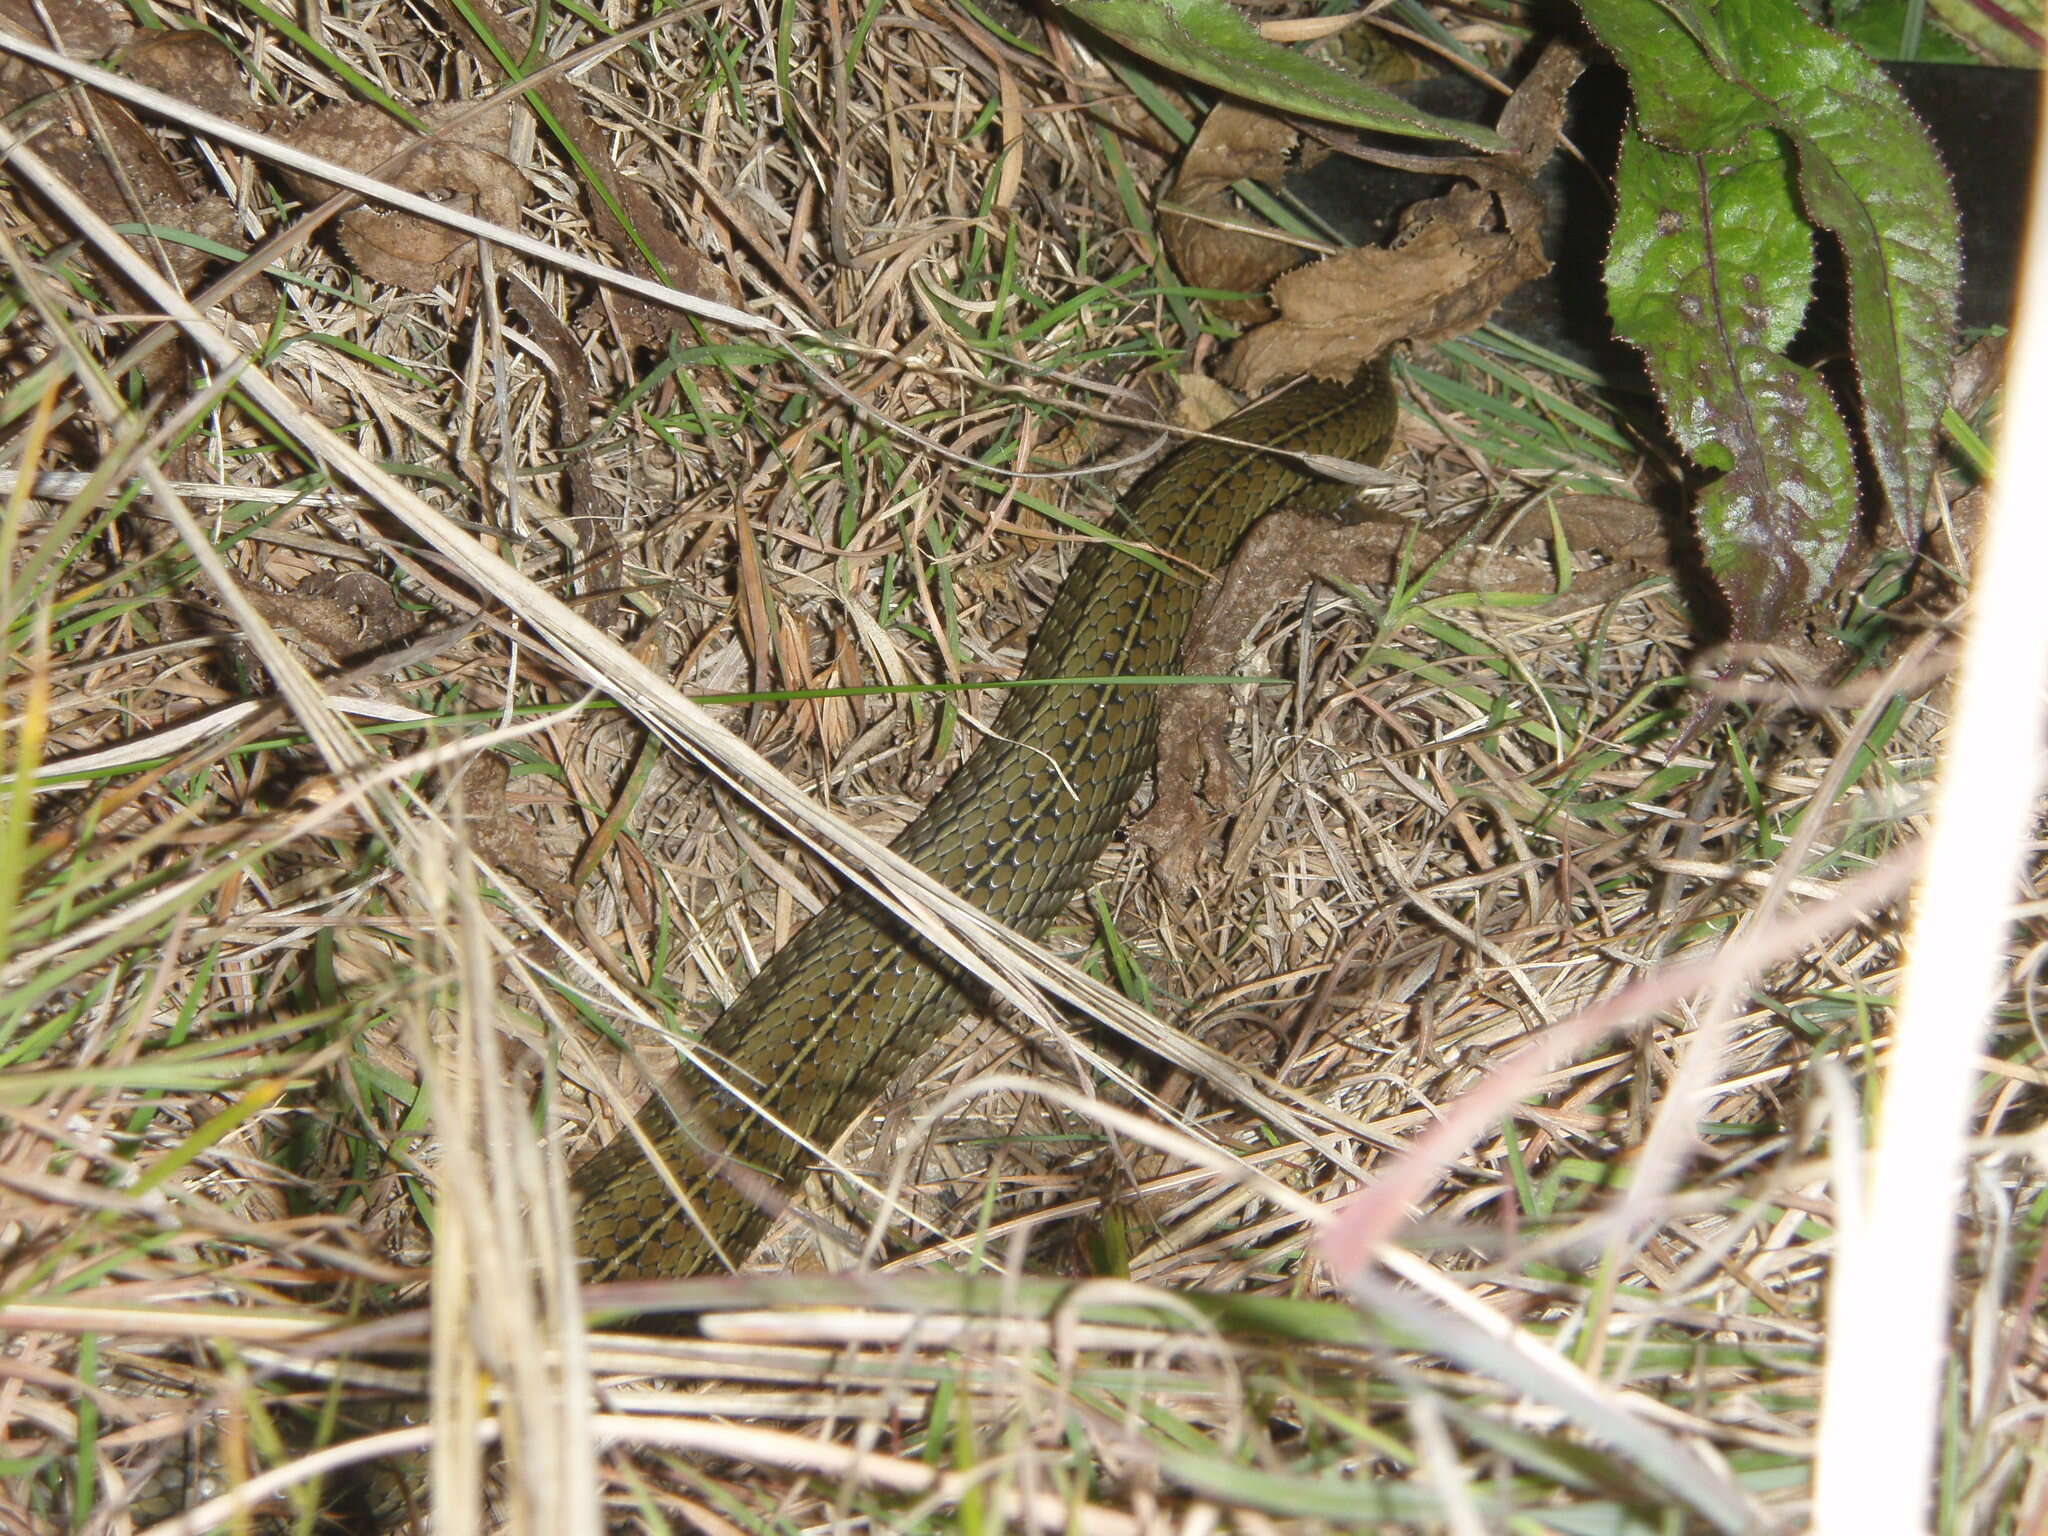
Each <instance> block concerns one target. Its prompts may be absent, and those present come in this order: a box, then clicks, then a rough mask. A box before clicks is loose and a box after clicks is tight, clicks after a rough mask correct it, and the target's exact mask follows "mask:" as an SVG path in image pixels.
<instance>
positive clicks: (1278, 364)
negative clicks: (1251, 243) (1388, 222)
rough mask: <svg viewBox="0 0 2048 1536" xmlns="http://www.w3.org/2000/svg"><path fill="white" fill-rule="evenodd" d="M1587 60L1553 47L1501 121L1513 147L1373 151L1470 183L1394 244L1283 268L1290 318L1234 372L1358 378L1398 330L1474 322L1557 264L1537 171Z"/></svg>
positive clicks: (1430, 333)
mask: <svg viewBox="0 0 2048 1536" xmlns="http://www.w3.org/2000/svg"><path fill="white" fill-rule="evenodd" d="M1582 67H1583V64H1582V61H1581V60H1580V59H1579V57H1578V55H1577V54H1576V53H1574V52H1573V51H1572V50H1570V49H1569V48H1566V47H1564V46H1562V45H1560V44H1553V45H1551V47H1550V48H1548V49H1546V50H1545V51H1544V54H1543V56H1542V58H1540V59H1539V60H1538V61H1537V63H1536V67H1535V68H1534V69H1532V70H1531V71H1530V72H1529V76H1528V78H1527V79H1526V80H1524V81H1523V82H1522V84H1521V86H1520V87H1519V88H1518V89H1517V90H1516V92H1515V94H1514V96H1513V98H1511V99H1510V101H1509V102H1508V104H1507V106H1506V107H1505V108H1504V109H1503V111H1502V113H1501V119H1500V124H1499V132H1500V133H1501V136H1502V137H1503V138H1505V139H1507V140H1508V142H1509V143H1510V144H1511V145H1512V146H1513V148H1512V149H1511V150H1510V152H1509V153H1507V154H1504V155H1490V156H1456V157H1438V156H1427V157H1425V156H1416V155H1385V154H1378V153H1374V154H1372V155H1370V156H1369V158H1373V159H1377V160H1383V161H1385V162H1386V163H1388V164H1392V165H1396V166H1398V167H1399V168H1401V169H1414V170H1426V171H1428V172H1429V173H1430V174H1432V175H1439V176H1455V177H1458V178H1460V179H1461V180H1463V181H1466V182H1469V183H1470V185H1469V186H1461V187H1455V188H1453V189H1452V190H1451V191H1450V192H1448V193H1446V194H1444V195H1443V196H1442V197H1436V198H1431V199H1429V200H1428V201H1426V202H1423V203H1419V204H1417V205H1416V206H1415V207H1414V208H1412V209H1410V210H1409V211H1408V213H1407V214H1406V215H1405V216H1404V218H1403V220H1402V225H1401V231H1400V233H1399V234H1398V235H1397V236H1396V237H1395V240H1394V243H1393V244H1392V246H1390V247H1389V248H1387V249H1385V250H1376V249H1360V250H1355V251H1346V252H1344V253H1342V254H1341V255H1337V256H1332V257H1329V258H1327V259H1326V260H1323V261H1319V262H1316V263H1314V264H1313V265H1310V266H1307V267H1301V268H1297V269H1296V270H1294V271H1292V272H1289V273H1287V274H1285V275H1284V276H1282V277H1280V278H1278V279H1277V280H1276V281H1275V282H1274V284H1273V288H1272V297H1273V302H1274V304H1275V305H1276V306H1277V307H1278V309H1279V313H1280V318H1278V319H1277V320H1274V321H1272V322H1271V323H1269V324H1266V325H1263V326H1261V327H1259V328H1258V329H1257V330H1256V331H1253V332H1252V333H1251V334H1249V335H1248V336H1246V337H1245V338H1244V339H1243V340H1242V341H1240V342H1239V343H1238V344H1237V346H1236V347H1234V348H1233V349H1232V350H1231V353H1230V355H1229V356H1228V357H1227V358H1226V359H1225V360H1224V364H1223V368H1222V374H1223V377H1224V378H1225V380H1226V381H1227V382H1229V383H1231V384H1232V385H1234V386H1235V387H1237V388H1239V389H1242V390H1245V391H1247V392H1253V393H1255V392H1257V391H1259V390H1263V389H1265V388H1267V387H1269V386H1270V385H1272V384H1274V383H1277V382H1279V381H1280V380H1282V379H1287V378H1294V377H1297V376H1298V375H1300V374H1303V373H1310V374H1314V375H1316V376H1317V377H1319V378H1325V379H1342V378H1349V377H1351V375H1352V374H1354V373H1355V372H1356V371H1357V370H1358V369H1359V368H1360V367H1361V366H1362V365H1363V364H1365V363H1366V362H1367V361H1369V360H1370V359H1371V358H1373V357H1375V356H1377V355H1378V354H1379V353H1381V352H1383V351H1384V350H1385V349H1386V348H1387V347H1388V346H1390V345H1392V344H1393V343H1394V342H1396V341H1440V340H1443V339H1444V338H1446V337H1450V336H1457V335H1462V334H1463V333H1464V332H1466V331H1469V330H1472V329H1473V328H1474V327H1476V326H1479V325H1481V324H1483V323H1485V321H1486V319H1487V318H1488V317H1489V316H1490V315H1492V313H1493V312H1494V310H1495V309H1497V308H1498V307H1499V306H1500V304H1501V302H1502V301H1503V300H1504V299H1506V298H1507V296H1508V295H1509V294H1511V293H1513V292H1514V291H1515V290H1516V289H1517V288H1519V287H1521V286H1522V284H1524V283H1526V282H1528V281H1530V280H1531V279H1532V278H1537V277H1541V276H1542V275H1543V274H1544V273H1545V272H1547V271H1549V270H1550V262H1549V259H1548V258H1547V257H1545V256H1544V254H1543V211H1544V209H1543V199H1542V196H1541V194H1540V193H1538V192H1537V190H1536V187H1535V179H1536V174H1537V172H1538V171H1539V170H1540V169H1541V168H1542V166H1543V162H1544V161H1545V160H1547V159H1549V157H1550V154H1551V151H1552V149H1553V148H1554V146H1555V145H1556V142H1557V134H1558V128H1559V125H1560V124H1561V123H1562V121H1563V118H1564V99H1565V95H1566V93H1567V92H1568V91H1569V90H1570V89H1571V86H1572V82H1573V81H1574V80H1576V79H1577V78H1578V76H1579V72H1580V70H1581V68H1582ZM1359 152H1360V153H1363V151H1359Z"/></svg>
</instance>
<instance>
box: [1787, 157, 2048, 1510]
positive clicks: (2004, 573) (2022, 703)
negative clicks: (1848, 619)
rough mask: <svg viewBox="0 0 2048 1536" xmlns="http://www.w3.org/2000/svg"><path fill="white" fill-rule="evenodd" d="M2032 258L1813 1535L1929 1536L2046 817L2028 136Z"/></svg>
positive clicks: (2046, 443)
mask: <svg viewBox="0 0 2048 1536" xmlns="http://www.w3.org/2000/svg"><path fill="white" fill-rule="evenodd" d="M2042 144H2048V125H2044V128H2043V132H2042ZM2026 253H2027V255H2026V266H2025V269H2024V271H2023V273H2022V279H2021V289H2020V307H2019V318H2018V324H2017V326H2016V327H2015V329H2014V332H2013V347H2012V354H2011V356H2012V371H2011V375H2010V380H2009V384H2008V389H2007V395H2006V409H2005V431H2004V432H2003V434H2002V436H2001V441H2000V443H1999V475H1998V479H1997V481H1996V482H1995V484H1994V487H1993V494H1992V498H1991V513H1990V519H1989V526H1988V527H1987V529H1986V532H1985V539H1984V543H1983V546H1982V549H1983V553H1982V556H1981V557H1980V558H1979V560H1978V561H1977V571H1976V578H1977V579H1976V586H1975V597H1974V602H1973V607H1974V610H1975V612H1974V615H1973V617H1972V620H1971V623H1970V628H1969V633H1968V637H1967V639H1966V641H1965V645H1964V653H1963V662H1962V676H1961V678H1960V680H1959V682H1958V685H1957V690H1956V708H1955V715H1954V725H1953V727H1952V729H1951V731H1950V734H1949V739H1948V746H1947V751H1946V752H1945V754H1944V756H1943V763H1942V776H1941V786H1940V790H1939V794H1938V799H1937V802H1936V811H1935V823H1934V830H1933V832H1932V833H1931V835H1930V837H1929V841H1928V854H1927V873H1926V878H1925V880H1924V882H1923V884H1922V886H1921V889H1920V892H1919V895H1918V898H1917V900H1916V902H1915V907H1914V914H1913V923H1912V929H1911V944H1910V947H1909V950H1908V953H1909V954H1910V956H1911V960H1910V962H1909V966H1908V969H1907V974H1906V981H1905V989H1904V994H1903V996H1902V998H1901V1001H1900V1006H1899V1017H1898V1022H1897V1025H1896V1026H1895V1030H1894V1036H1895V1040H1896V1044H1895V1045H1894V1047H1893V1050H1892V1059H1891V1066H1890V1070H1889V1071H1888V1072H1887V1073H1886V1074H1885V1093H1884V1103H1883V1108H1882V1111H1881V1114H1880V1117H1879V1121H1878V1128H1877V1144H1876V1147H1875V1149H1874V1154H1873V1156H1872V1159H1871V1178H1870V1185H1869V1197H1868V1200H1867V1202H1866V1203H1865V1204H1864V1205H1863V1206H1862V1208H1861V1209H1848V1210H1845V1211H1844V1213H1843V1231H1842V1242H1841V1249H1840V1254H1839V1257H1838V1259H1837V1261H1836V1269H1835V1275H1834V1287H1833V1292H1832V1304H1831V1306H1830V1308H1829V1312H1830V1322H1831V1325H1832V1332H1833V1338H1832V1340H1831V1343H1830V1348H1829V1350H1828V1359H1827V1367H1826V1374H1825V1378H1824V1379H1825V1383H1826V1396H1825V1398H1824V1400H1823V1403H1822V1408H1821V1433H1820V1449H1819V1467H1818V1473H1817V1477H1816V1488H1815V1510H1814V1517H1815V1518H1814V1523H1815V1526H1816V1528H1817V1529H1818V1530H1819V1531H1820V1532H1821V1533H1822V1536H1849V1533H1850V1532H1857V1533H1861V1532H1865V1531H1871V1530H1901V1529H1924V1528H1925V1527H1926V1523H1927V1520H1928V1517H1929V1513H1930V1509H1929V1505H1930V1500H1929V1490H1930V1489H1931V1487H1932V1486H1933V1479H1932V1477H1931V1476H1930V1474H1931V1472H1932V1470H1933V1466H1934V1446H1935V1437H1936V1433H1937V1428H1938V1426H1939V1425H1940V1423H1941V1419H1942V1415H1943V1410H1944V1404H1945V1399H1946V1392H1945V1388H1944V1385H1943V1380H1942V1377H1943V1369H1944V1366H1945V1364H1946V1362H1947V1360H1948V1354H1949V1339H1950V1337H1951V1334H1950V1317H1949V1287H1950V1284H1951V1280H1950V1271H1951V1267H1952V1264H1953V1253H1954V1248H1953V1244H1954V1241H1955V1234H1956V1217H1957V1208H1956V1201H1957V1193H1956V1181H1957V1176H1958V1174H1959V1173H1960V1172H1961V1170H1962V1166H1963V1155H1964V1150H1965V1136H1966V1133H1967V1122H1968V1115H1969V1107H1970V1097H1971V1091H1972V1082H1973V1080H1974V1075H1975V1063H1976V1060H1977V1056H1978V1052H1979V1050H1980V1047H1981V1044H1982V1041H1983V1039H1984V1036H1985V1032H1986V1030H1987V1029H1988V1026H1989V1024H1990V1021H1991V1016H1992V1011H1993V1010H1994V1009H1995V1008H1996V1007H1997V1005H1998V1001H1999V998H2000V997H2001V996H2002V995H2003V992H2004V987H2003V985H2002V982H2003V980H2004V978H2003V976H2002V975H2001V971H2002V964H2001V958H2000V957H2001V955H2002V953H2003V950H2004V944H2005V940H2006V937H2007V934H2008V933H2009V931H2010V928H2011V924H2012V920H2013V916H2014V906H2013V899H2014V892H2015V890H2016V889H2017V883H2016V882H2017V876H2018V873H2019V870H2020V867H2021V860H2022V858H2023V856H2024V854H2025V852H2026V850H2027V848H2028V846H2029V841H2030V837H2031V833H2032V828H2033V825H2034V823H2035V820H2036V818H2037V817H2038V815H2039V812H2040V807H2039V805H2038V803H2037V801H2036V796H2037V794H2038V791H2039V789H2040V785H2041V756H2040V752H2041V731H2042V725H2043V709H2042V694H2043V689H2044V688H2048V605H2044V604H2043V603H2042V601H2041V594H2040V581H2041V572H2042V571H2043V570H2048V522H2044V520H2043V518H2042V516H2041V509H2042V507H2043V505H2044V504H2048V437H2044V435H2043V433H2042V431H2041V426H2042V423H2043V422H2048V160H2044V159H2043V157H2042V145H2038V144H2037V146H2036V149H2035V154H2034V177H2033V198H2032V212H2031V213H2030V214H2029V217H2028V229H2027V243H2026ZM1850 1129H1851V1128H1850V1127H1847V1126H1838V1127H1836V1128H1835V1134H1836V1136H1837V1137H1846V1136H1847V1135H1848V1134H1849V1133H1850Z"/></svg>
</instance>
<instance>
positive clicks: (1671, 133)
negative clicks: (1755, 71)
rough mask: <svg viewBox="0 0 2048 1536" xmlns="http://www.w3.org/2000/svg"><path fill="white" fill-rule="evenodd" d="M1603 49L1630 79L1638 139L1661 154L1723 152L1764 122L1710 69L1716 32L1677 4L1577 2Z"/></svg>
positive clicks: (1764, 116) (1743, 95)
mask: <svg viewBox="0 0 2048 1536" xmlns="http://www.w3.org/2000/svg"><path fill="white" fill-rule="evenodd" d="M1579 10H1580V12H1581V13H1582V14H1583V15H1584V16H1585V18H1586V23H1587V25H1588V26H1590V27H1591V28H1592V29H1593V32H1594V35H1595V36H1596V37H1598V38H1599V39H1600V42H1601V45H1602V46H1603V47H1605V48H1606V49H1607V51H1608V52H1609V53H1611V54H1613V55H1614V58H1615V62H1616V63H1618V64H1620V65H1621V67H1622V69H1623V70H1624V71H1625V72H1626V73H1627V75H1628V88H1629V93H1630V94H1631V95H1632V96H1633V97H1634V98H1635V113H1636V121H1637V123H1638V124H1639V125H1640V127H1641V129H1642V132H1643V135H1644V137H1646V138H1648V139H1649V140H1651V142H1653V143H1656V144H1661V145H1663V146H1664V147H1665V148H1666V149H1699V150H1711V149H1723V148H1726V147H1727V146H1728V144H1729V143H1731V142H1732V141H1734V140H1736V139H1739V138H1741V137H1742V136H1743V135H1744V134H1746V133H1748V132H1749V131H1750V130H1751V129H1753V128H1758V127H1762V126H1764V125H1765V124H1767V123H1768V122H1770V115H1769V113H1768V112H1767V111H1766V110H1765V108H1764V105H1763V103H1761V102H1759V101H1758V100H1757V99H1756V97H1755V96H1754V95H1753V94H1751V93H1750V92H1748V91H1745V90H1743V89H1742V88H1741V87H1740V86H1739V85H1737V84H1735V83H1733V82H1732V81H1730V80H1728V79H1727V78H1726V77H1725V76H1724V75H1723V74H1722V72H1721V71H1720V70H1719V69H1717V68H1716V67H1715V54H1714V53H1710V52H1709V51H1708V49H1709V45H1710V43H1711V45H1712V46H1713V47H1714V48H1715V50H1716V52H1718V50H1719V47H1720V42H1721V40H1720V36H1719V29H1718V27H1716V26H1715V25H1714V24H1713V20H1712V18H1711V17H1710V16H1707V15H1702V14H1700V13H1699V12H1697V11H1695V10H1694V9H1693V8H1692V7H1690V6H1686V5H1683V4H1680V3H1673V4H1670V5H1659V4H1655V3H1653V0H1579Z"/></svg>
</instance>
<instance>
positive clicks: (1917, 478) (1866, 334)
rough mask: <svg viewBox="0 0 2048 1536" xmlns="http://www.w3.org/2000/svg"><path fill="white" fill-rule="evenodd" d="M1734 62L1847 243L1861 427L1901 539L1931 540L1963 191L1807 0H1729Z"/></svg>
mask: <svg viewBox="0 0 2048 1536" xmlns="http://www.w3.org/2000/svg"><path fill="white" fill-rule="evenodd" d="M1721 15H1722V17H1723V19H1724V21H1725V23H1726V29H1727V37H1728V45H1729V57H1730V60H1731V63H1732V65H1733V67H1734V68H1735V69H1737V70H1739V71H1740V72H1741V75H1742V77H1743V78H1744V79H1745V80H1747V81H1748V82H1750V84H1751V85H1752V87H1753V88H1754V89H1756V90H1758V91H1760V92H1763V93H1765V94H1766V95H1768V96H1769V98H1770V99H1771V101H1772V103H1773V105H1774V107H1775V108H1776V110H1777V112H1778V114H1779V126H1780V127H1781V128H1782V130H1783V131H1784V133H1785V134H1786V136H1787V137H1788V138H1790V140H1791V141H1792V146H1793V149H1794V151H1795V152H1796V154H1797V155H1798V157H1799V190H1800V194H1801V196H1802V197H1803V198H1804V200H1805V203H1806V209H1807V212H1808V213H1809V214H1811V215H1812V217H1813V218H1814V220H1815V221H1816V222H1817V223H1819V224H1820V225H1821V226H1822V227H1824V228H1825V229H1826V230H1827V231H1828V232H1829V233H1830V234H1832V235H1833V236H1834V237H1835V239H1836V240H1837V241H1838V242H1839V243H1840V245H1841V248H1842V258H1843V261H1844V263H1845V264H1846V266H1847V268H1848V273H1849V345H1850V351H1851V353H1852V354H1853V356H1854V358H1855V361H1856V377H1857V382H1858V385H1859V388H1860V391H1861V395H1862V404H1863V431H1864V437H1865V441H1866V442H1867V444H1868V446H1869V449H1870V459H1871V464H1872V466H1873V468H1874V469H1875V470H1876V472H1877V479H1878V486H1879V488H1880V490H1882V492H1883V493H1884V498H1885V503H1886V505H1887V506H1888V507H1889V508H1890V511H1891V515H1892V521H1893V523H1894V525H1895V526H1896V527H1897V528H1898V530H1899V535H1900V537H1901V538H1902V539H1904V540H1905V542H1906V543H1907V544H1908V545H1909V546H1910V545H1912V544H1914V543H1916V542H1917V541H1918V539H1919V537H1920V514H1921V509H1922V507H1923V506H1924V504H1925V502H1926V499H1927V485H1928V481H1929V479H1930V478H1931V477H1932V475H1933V473H1934V451H1935V442H1936V438H1935V427H1936V423H1937V422H1938V421H1939V420H1940V418H1941V411H1942V406H1943V404H1944V403H1945V402H1946V400H1947V398H1948V376H1949V367H1950V360H1951V357H1952V355H1953V353H1954V351H1955V314H1956V293H1957V290H1958V288H1959V286H1960V284H1961V282H1962V254H1961V247H1960V245H1959V242H1958V234H1957V220H1956V206H1955V197H1954V195H1953V193H1952V192H1951V191H1950V189H1949V182H1948V175H1947V173H1946V172H1945V171H1944V170H1943V169H1942V166H1941V161H1940V160H1939V159H1938V158H1937V157H1936V155H1935V153H1934V146H1933V145H1932V144H1931V143H1929V142H1928V139H1927V133H1926V130H1924V129H1923V128H1922V127H1921V126H1920V124H1919V121H1918V120H1917V119H1916V118H1915V117H1914V116H1913V113H1912V111H1911V110H1910V109H1909V108H1908V107H1907V105H1906V101H1905V98H1904V97H1903V96H1901V95H1900V94H1899V90H1898V87H1897V86H1895V85H1893V84H1892V83H1891V81H1890V80H1889V79H1887V78H1886V77H1885V75H1884V73H1883V71H1882V70H1880V69H1879V68H1878V67H1877V65H1876V64H1874V63H1872V62H1871V60H1870V59H1869V58H1867V57H1865V56H1864V55H1863V54H1862V53H1861V52H1860V51H1858V50H1857V49H1856V48H1855V47H1854V46H1852V45H1851V44H1849V43H1846V42H1844V41H1843V40H1842V39H1841V38H1838V37H1836V36H1834V35H1833V34H1832V33H1830V32H1828V31H1826V30H1825V29H1823V28H1821V27H1819V26H1817V25H1815V23H1814V22H1813V21H1812V20H1810V19H1809V18H1808V17H1807V15H1806V13H1805V12H1804V11H1802V10H1801V9H1800V8H1799V5H1798V0H1722V5H1721Z"/></svg>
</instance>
